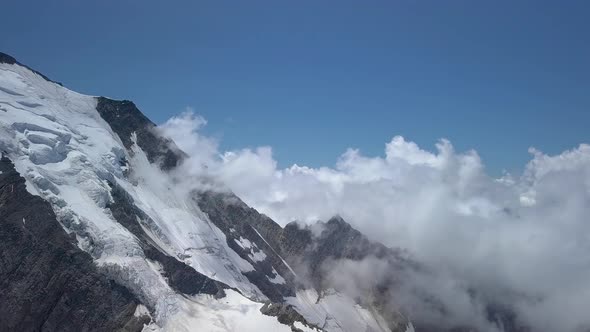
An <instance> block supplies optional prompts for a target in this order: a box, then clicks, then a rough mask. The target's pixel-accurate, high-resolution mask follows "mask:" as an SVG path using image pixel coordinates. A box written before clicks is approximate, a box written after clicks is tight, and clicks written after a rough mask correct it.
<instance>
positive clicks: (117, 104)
mask: <svg viewBox="0 0 590 332" xmlns="http://www.w3.org/2000/svg"><path fill="white" fill-rule="evenodd" d="M96 99H97V105H96V110H97V111H98V113H99V114H100V116H101V117H102V118H103V119H104V120H105V121H106V122H107V123H108V124H109V126H110V127H111V129H112V130H113V131H114V132H115V133H116V134H117V135H118V136H119V138H120V139H121V141H122V142H123V145H125V147H126V148H127V149H128V150H129V149H130V148H131V146H132V145H133V140H132V135H133V134H134V133H135V135H136V137H137V145H138V146H139V147H140V148H141V149H142V150H143V151H144V152H145V153H146V155H147V157H148V159H149V161H150V162H152V163H157V164H159V165H160V166H161V167H162V169H164V170H170V169H172V168H174V167H176V166H178V165H179V164H180V162H181V161H182V160H183V159H184V158H185V157H186V154H185V153H184V152H182V151H181V150H180V149H179V148H178V147H176V144H174V142H173V141H172V140H170V139H168V138H165V137H163V136H161V135H159V134H158V132H157V129H156V125H155V124H154V123H153V122H152V121H151V120H150V119H148V118H147V117H146V116H145V115H143V113H141V111H140V110H139V109H138V108H137V106H135V104H134V103H133V102H131V101H129V100H112V99H109V98H106V97H97V98H96Z"/></svg>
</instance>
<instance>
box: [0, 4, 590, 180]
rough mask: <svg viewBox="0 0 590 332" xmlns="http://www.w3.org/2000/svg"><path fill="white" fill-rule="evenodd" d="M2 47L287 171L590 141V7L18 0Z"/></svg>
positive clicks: (501, 157) (517, 158) (515, 166)
mask: <svg viewBox="0 0 590 332" xmlns="http://www.w3.org/2000/svg"><path fill="white" fill-rule="evenodd" d="M1 17H2V26H3V32H2V37H1V38H0V50H2V51H4V52H7V53H9V54H11V55H13V56H15V57H16V58H17V59H19V60H20V61H21V62H23V63H25V64H28V65H29V66H31V67H34V68H36V69H38V70H40V71H41V72H43V73H45V74H46V75H48V76H49V77H51V78H53V79H55V80H58V81H62V82H63V83H64V84H65V85H66V86H68V87H70V88H71V89H73V90H77V91H80V92H84V93H88V94H95V95H106V96H110V97H114V98H121V99H123V98H124V99H131V100H133V101H134V102H135V103H136V104H137V105H138V106H139V107H140V108H141V109H142V110H143V111H144V113H146V114H147V115H148V116H149V117H150V118H152V119H153V120H154V121H155V122H157V123H160V122H162V121H164V120H166V119H167V118H169V117H170V116H172V115H174V114H177V113H179V112H181V111H182V110H183V108H184V107H185V106H192V107H194V108H195V110H196V111H197V112H198V113H199V114H201V115H203V116H204V117H205V118H206V119H208V121H209V124H208V126H207V132H208V133H209V134H211V135H214V136H215V137H218V138H219V139H220V140H221V142H222V148H228V149H232V148H241V147H254V146H258V145H271V146H272V147H273V148H274V151H275V157H276V158H277V159H278V161H279V163H280V165H281V166H287V165H289V164H291V163H293V162H297V163H300V164H306V165H311V166H321V165H326V166H331V165H333V164H334V162H335V160H336V158H337V157H338V156H339V155H340V154H341V153H342V152H343V151H344V150H345V149H346V148H347V147H356V148H359V149H361V151H363V152H364V153H365V154H367V155H379V154H382V153H383V149H384V143H385V142H387V141H389V140H390V139H391V137H392V136H394V135H397V134H401V135H403V136H405V137H406V138H407V139H410V140H413V141H415V142H417V143H418V144H420V145H421V146H422V147H425V148H428V149H433V144H434V142H435V141H436V139H438V138H440V137H446V138H449V139H450V140H451V141H452V142H453V144H454V145H455V146H456V148H457V149H458V150H466V149H471V148H474V149H476V150H477V151H478V152H479V153H480V155H481V156H482V158H483V159H484V162H485V163H486V165H487V167H488V169H489V170H490V171H491V173H495V174H497V173H499V172H500V170H501V169H508V170H511V171H514V170H519V169H520V168H521V167H522V166H523V165H524V163H525V162H526V161H527V160H528V159H529V155H528V154H527V148H528V147H529V146H535V147H537V148H539V149H541V150H543V151H546V152H549V153H557V152H560V151H562V150H564V149H566V148H571V147H574V146H577V145H578V144H579V143H582V142H589V141H590V139H589V136H590V130H589V129H590V2H588V1H471V0H469V1H468V0H465V1H455V0H450V1H438V0H436V1H435V0H432V1H419V0H412V1H410V0H407V1H393V0H390V1H344V0H339V1H327V0H322V1H276V0H273V1H231V2H230V1H131V0H122V1H79V0H75V1H74V0H68V1H65V0H63V1H46V0H44V1H26V0H19V1H8V2H5V3H3V4H2V12H1Z"/></svg>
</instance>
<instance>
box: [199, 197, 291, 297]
mask: <svg viewBox="0 0 590 332" xmlns="http://www.w3.org/2000/svg"><path fill="white" fill-rule="evenodd" d="M194 199H195V200H196V202H197V203H198V205H199V208H200V209H201V210H202V211H203V212H205V213H206V214H207V215H208V216H209V220H211V222H212V223H213V224H214V225H215V226H217V227H218V228H219V229H220V230H221V231H222V232H223V233H224V234H225V237H226V241H227V244H228V246H229V247H230V248H231V249H232V250H234V251H235V252H236V253H237V254H238V255H239V256H240V257H241V258H243V259H244V260H246V261H248V262H249V263H250V264H252V266H254V268H255V269H254V271H250V272H243V274H244V275H245V276H246V278H248V280H249V281H250V282H251V283H253V284H254V285H256V286H257V287H258V288H259V289H260V290H261V291H262V293H263V294H264V295H266V296H267V297H268V298H269V299H270V300H271V301H273V302H282V301H283V298H284V297H288V296H294V295H295V291H294V290H295V287H294V282H295V278H294V274H293V273H292V272H291V271H290V270H289V268H288V267H287V265H286V264H285V262H284V261H283V260H282V258H281V257H280V255H279V253H277V252H276V251H275V248H273V246H272V245H271V244H270V242H268V240H267V239H266V238H265V237H264V235H263V234H262V233H261V234H260V235H259V233H258V231H257V227H256V226H257V225H259V224H260V223H261V219H264V218H265V216H262V215H261V214H259V213H258V212H257V211H256V210H255V209H252V208H250V207H248V206H247V205H246V204H245V203H244V202H242V201H241V200H240V199H239V198H238V197H237V196H235V195H233V194H228V193H214V192H204V193H200V194H199V195H197V196H195V197H194ZM262 222H267V223H268V224H269V225H270V227H275V226H276V227H275V230H277V231H280V230H281V227H280V226H279V225H278V224H276V223H275V222H274V221H272V220H271V219H270V218H266V219H264V221H262ZM277 227H278V228H277ZM264 233H265V234H266V235H270V236H273V235H272V234H271V232H268V231H266V229H265V231H264ZM279 234H280V233H279ZM263 237H264V238H263ZM242 239H244V240H247V241H249V242H250V243H252V247H251V248H243V247H242V246H241V245H240V244H239V243H241V241H242ZM258 252H262V253H263V254H264V255H265V258H264V259H262V260H260V259H253V254H255V253H258ZM273 268H274V270H275V271H276V272H278V274H280V276H281V277H282V278H283V279H285V283H284V284H282V283H273V282H272V281H271V279H273V278H276V277H277V276H276V274H275V272H274V271H273Z"/></svg>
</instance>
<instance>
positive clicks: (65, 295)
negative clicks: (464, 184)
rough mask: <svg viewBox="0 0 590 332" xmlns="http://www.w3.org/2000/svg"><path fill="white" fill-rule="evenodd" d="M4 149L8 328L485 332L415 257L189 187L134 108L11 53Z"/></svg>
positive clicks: (0, 289) (3, 106) (201, 180)
mask: <svg viewBox="0 0 590 332" xmlns="http://www.w3.org/2000/svg"><path fill="white" fill-rule="evenodd" d="M0 150H1V151H2V156H1V159H0V331H195V330H202V331H266V330H276V331H392V332H411V331H414V330H416V331H428V332H430V331H432V332H438V331H441V332H443V331H449V332H450V331H477V329H476V328H475V327H474V326H473V324H472V323H471V322H469V321H450V322H448V321H446V319H444V317H446V316H450V313H449V310H448V308H447V307H445V305H444V304H443V303H442V302H441V301H439V299H438V298H437V294H433V293H432V292H430V291H429V290H428V289H427V288H425V287H422V286H421V285H420V284H417V283H412V282H408V281H409V280H413V279H420V280H426V281H428V280H434V279H433V278H436V277H437V276H436V275H435V274H434V273H433V272H432V271H430V270H429V269H428V267H427V266H424V265H422V264H420V263H419V262H417V261H415V260H414V259H413V258H412V256H411V254H410V253H408V252H406V251H404V250H401V249H397V248H389V247H386V246H384V245H382V244H380V243H377V242H373V241H371V240H369V239H368V238H367V237H365V236H364V235H363V234H362V233H360V232H359V231H358V230H356V229H354V228H353V227H352V226H351V225H350V224H348V223H347V222H346V221H345V220H343V219H342V218H341V217H338V216H335V217H333V218H331V219H330V220H328V221H325V222H324V221H318V222H317V223H316V224H313V225H303V224H301V223H298V222H296V221H294V222H291V223H289V224H287V225H286V226H285V227H281V226H280V225H279V224H277V223H276V222H275V221H273V220H272V219H271V218H269V217H267V216H265V215H263V214H260V213H258V211H256V210H255V209H254V208H252V207H249V206H248V205H247V204H245V203H244V202H243V201H242V200H241V199H240V198H239V197H237V196H236V195H235V194H233V193H232V192H231V191H230V190H228V189H227V188H225V187H224V184H222V183H218V182H217V180H216V179H214V178H207V177H205V176H194V175H190V174H191V173H190V172H187V171H186V167H187V163H186V161H187V159H188V158H190V157H189V156H188V155H187V154H186V153H184V152H183V151H181V150H180V149H179V148H178V147H177V146H176V145H175V143H174V142H173V141H172V140H171V139H169V138H167V137H165V136H163V135H162V134H161V132H160V130H159V129H158V127H157V126H156V125H155V124H154V123H153V122H152V121H150V120H149V119H148V118H147V117H146V116H145V115H143V114H142V113H141V112H140V110H139V109H138V108H137V107H136V106H135V105H134V104H133V103H132V102H131V101H125V100H124V101H118V100H113V99H110V98H106V97H97V96H88V95H82V94H79V93H76V92H74V91H71V90H69V89H67V88H65V87H63V86H62V85H61V84H60V83H57V82H54V81H52V80H50V79H49V78H48V77H46V76H44V75H42V74H41V73H39V72H37V71H35V70H33V69H31V68H29V67H27V66H25V65H22V64H20V63H19V62H18V61H17V60H16V59H14V58H13V57H11V56H9V55H6V54H3V53H0ZM470 293H471V294H472V295H473V296H474V297H477V296H480V295H479V292H478V291H477V290H472V291H470ZM402 299H405V300H406V301H402ZM408 300H409V301H408ZM415 303H419V304H420V305H419V306H415V305H413V304H415ZM424 304H426V306H428V307H429V308H430V309H431V310H432V311H434V312H435V313H436V314H437V316H435V317H436V318H435V319H428V317H427V316H425V315H423V314H422V312H421V310H422V309H421V308H422V307H423V306H424ZM486 310H487V313H488V316H489V319H488V320H489V322H490V323H491V324H492V326H494V331H500V330H503V331H508V332H523V331H528V330H527V329H526V327H525V326H522V325H521V324H519V322H518V319H517V317H516V316H515V314H514V312H513V311H512V310H511V309H510V308H509V307H506V306H502V305H500V304H497V303H494V302H492V301H490V302H489V306H487V307H486ZM440 317H443V318H440ZM496 327H497V329H496ZM480 330H481V329H480ZM481 331H482V332H484V330H481Z"/></svg>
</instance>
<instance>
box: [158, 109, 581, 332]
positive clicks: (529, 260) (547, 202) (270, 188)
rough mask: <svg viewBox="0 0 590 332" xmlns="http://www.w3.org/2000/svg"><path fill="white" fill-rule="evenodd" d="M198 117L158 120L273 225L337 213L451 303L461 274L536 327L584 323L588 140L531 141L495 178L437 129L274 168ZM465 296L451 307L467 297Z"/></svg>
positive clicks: (195, 166) (197, 166) (198, 163)
mask: <svg viewBox="0 0 590 332" xmlns="http://www.w3.org/2000/svg"><path fill="white" fill-rule="evenodd" d="M205 124H206V122H205V120H204V119H202V118H201V117H199V116H196V115H195V114H194V113H192V112H190V111H189V112H185V113H183V114H181V115H179V116H178V117H174V118H172V119H170V120H168V121H167V122H166V123H164V124H163V125H161V126H160V128H161V130H162V132H163V133H164V134H165V135H167V136H169V137H171V138H172V139H174V141H175V142H176V143H177V144H178V146H179V147H180V148H181V149H183V150H184V151H185V152H187V153H188V154H189V155H190V156H191V158H190V159H189V160H188V161H187V162H186V163H185V165H184V167H185V168H186V170H187V171H188V172H191V174H193V175H206V176H211V177H214V178H216V179H218V180H220V181H221V182H223V183H225V184H226V185H227V186H228V187H229V188H230V189H231V190H232V191H234V192H235V193H236V194H237V195H238V196H240V197H241V198H242V199H243V200H244V201H245V202H246V203H247V204H249V205H250V206H253V207H255V208H256V209H257V210H259V211H260V212H262V213H264V214H267V215H268V216H270V217H271V218H273V219H274V220H275V221H277V222H279V223H280V224H283V225H284V224H286V223H287V222H290V221H292V220H300V221H304V222H308V223H312V222H314V221H316V220H318V219H322V220H327V219H328V218H330V217H331V216H333V215H335V214H339V215H341V216H342V217H343V218H344V219H345V220H347V221H348V222H350V223H351V224H352V225H353V226H354V227H356V228H357V229H359V230H360V231H361V232H363V233H365V234H366V235H367V236H369V238H371V239H373V240H377V241H380V242H382V243H384V244H386V245H388V246H392V247H401V248H405V249H408V250H409V251H410V252H411V253H412V254H413V255H414V257H415V258H416V259H417V260H418V261H420V262H423V263H425V264H426V265H428V266H430V267H432V268H433V269H435V270H436V271H437V273H438V274H439V275H440V276H445V277H444V278H442V279H440V280H438V281H437V289H439V293H441V294H440V295H441V296H442V297H445V296H447V302H449V303H451V305H452V303H453V301H455V300H456V297H454V296H455V295H456V294H454V295H445V292H446V291H447V288H448V289H449V290H448V292H450V293H452V292H453V289H454V288H457V287H458V286H457V285H463V286H464V287H463V289H470V288H473V289H477V290H478V292H481V293H482V294H484V295H485V297H486V298H487V299H492V300H493V301H495V302H498V303H505V304H507V305H510V306H511V307H513V308H514V310H515V311H516V312H517V314H518V316H519V319H521V320H522V321H523V322H525V323H527V324H529V325H530V326H532V328H533V330H534V331H582V330H584V329H588V328H589V327H590V315H589V314H588V309H587V308H590V217H589V216H590V145H587V144H581V145H579V146H578V147H576V148H573V149H571V150H569V151H564V152H563V153H561V154H559V155H555V156H550V155H546V154H543V153H542V152H540V151H537V150H534V149H531V150H530V151H529V152H530V153H531V155H532V157H531V160H530V161H529V162H528V164H527V165H526V166H525V168H524V171H523V173H522V174H519V175H517V176H513V175H509V174H506V175H504V176H503V177H501V178H494V177H492V176H490V175H488V174H487V173H486V171H485V167H484V165H483V163H482V160H481V159H480V157H479V156H478V154H477V152H475V151H467V152H457V151H455V150H454V148H453V146H452V144H451V142H449V141H448V140H445V139H441V140H440V141H439V142H438V143H437V144H436V151H435V152H430V151H426V150H423V149H421V148H420V147H419V146H417V145H416V144H415V143H413V142H411V141H408V140H406V139H405V138H403V137H401V136H395V137H393V139H392V140H391V141H390V142H388V143H387V144H386V145H385V151H384V156H378V157H367V156H364V155H363V154H362V153H361V152H360V151H358V150H355V149H349V150H347V151H346V152H344V153H343V154H342V155H341V156H340V158H339V159H338V160H337V162H336V164H335V166H334V167H321V168H310V167H306V166H299V165H293V166H291V167H289V168H285V169H279V168H278V167H277V162H276V161H275V160H274V159H273V156H272V150H271V148H270V147H259V148H256V149H242V150H236V151H219V149H218V145H217V143H216V142H215V141H214V140H212V139H210V138H207V137H205V136H203V135H201V134H200V133H199V129H201V128H202V126H204V125H205ZM416 282H424V283H432V282H433V280H418V281H416ZM455 293H456V292H455ZM461 301H462V302H461V303H456V307H457V311H458V312H459V311H460V312H465V310H462V309H461V307H465V306H466V307H469V306H470V305H471V306H473V303H470V301H472V299H469V298H464V299H461Z"/></svg>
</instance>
